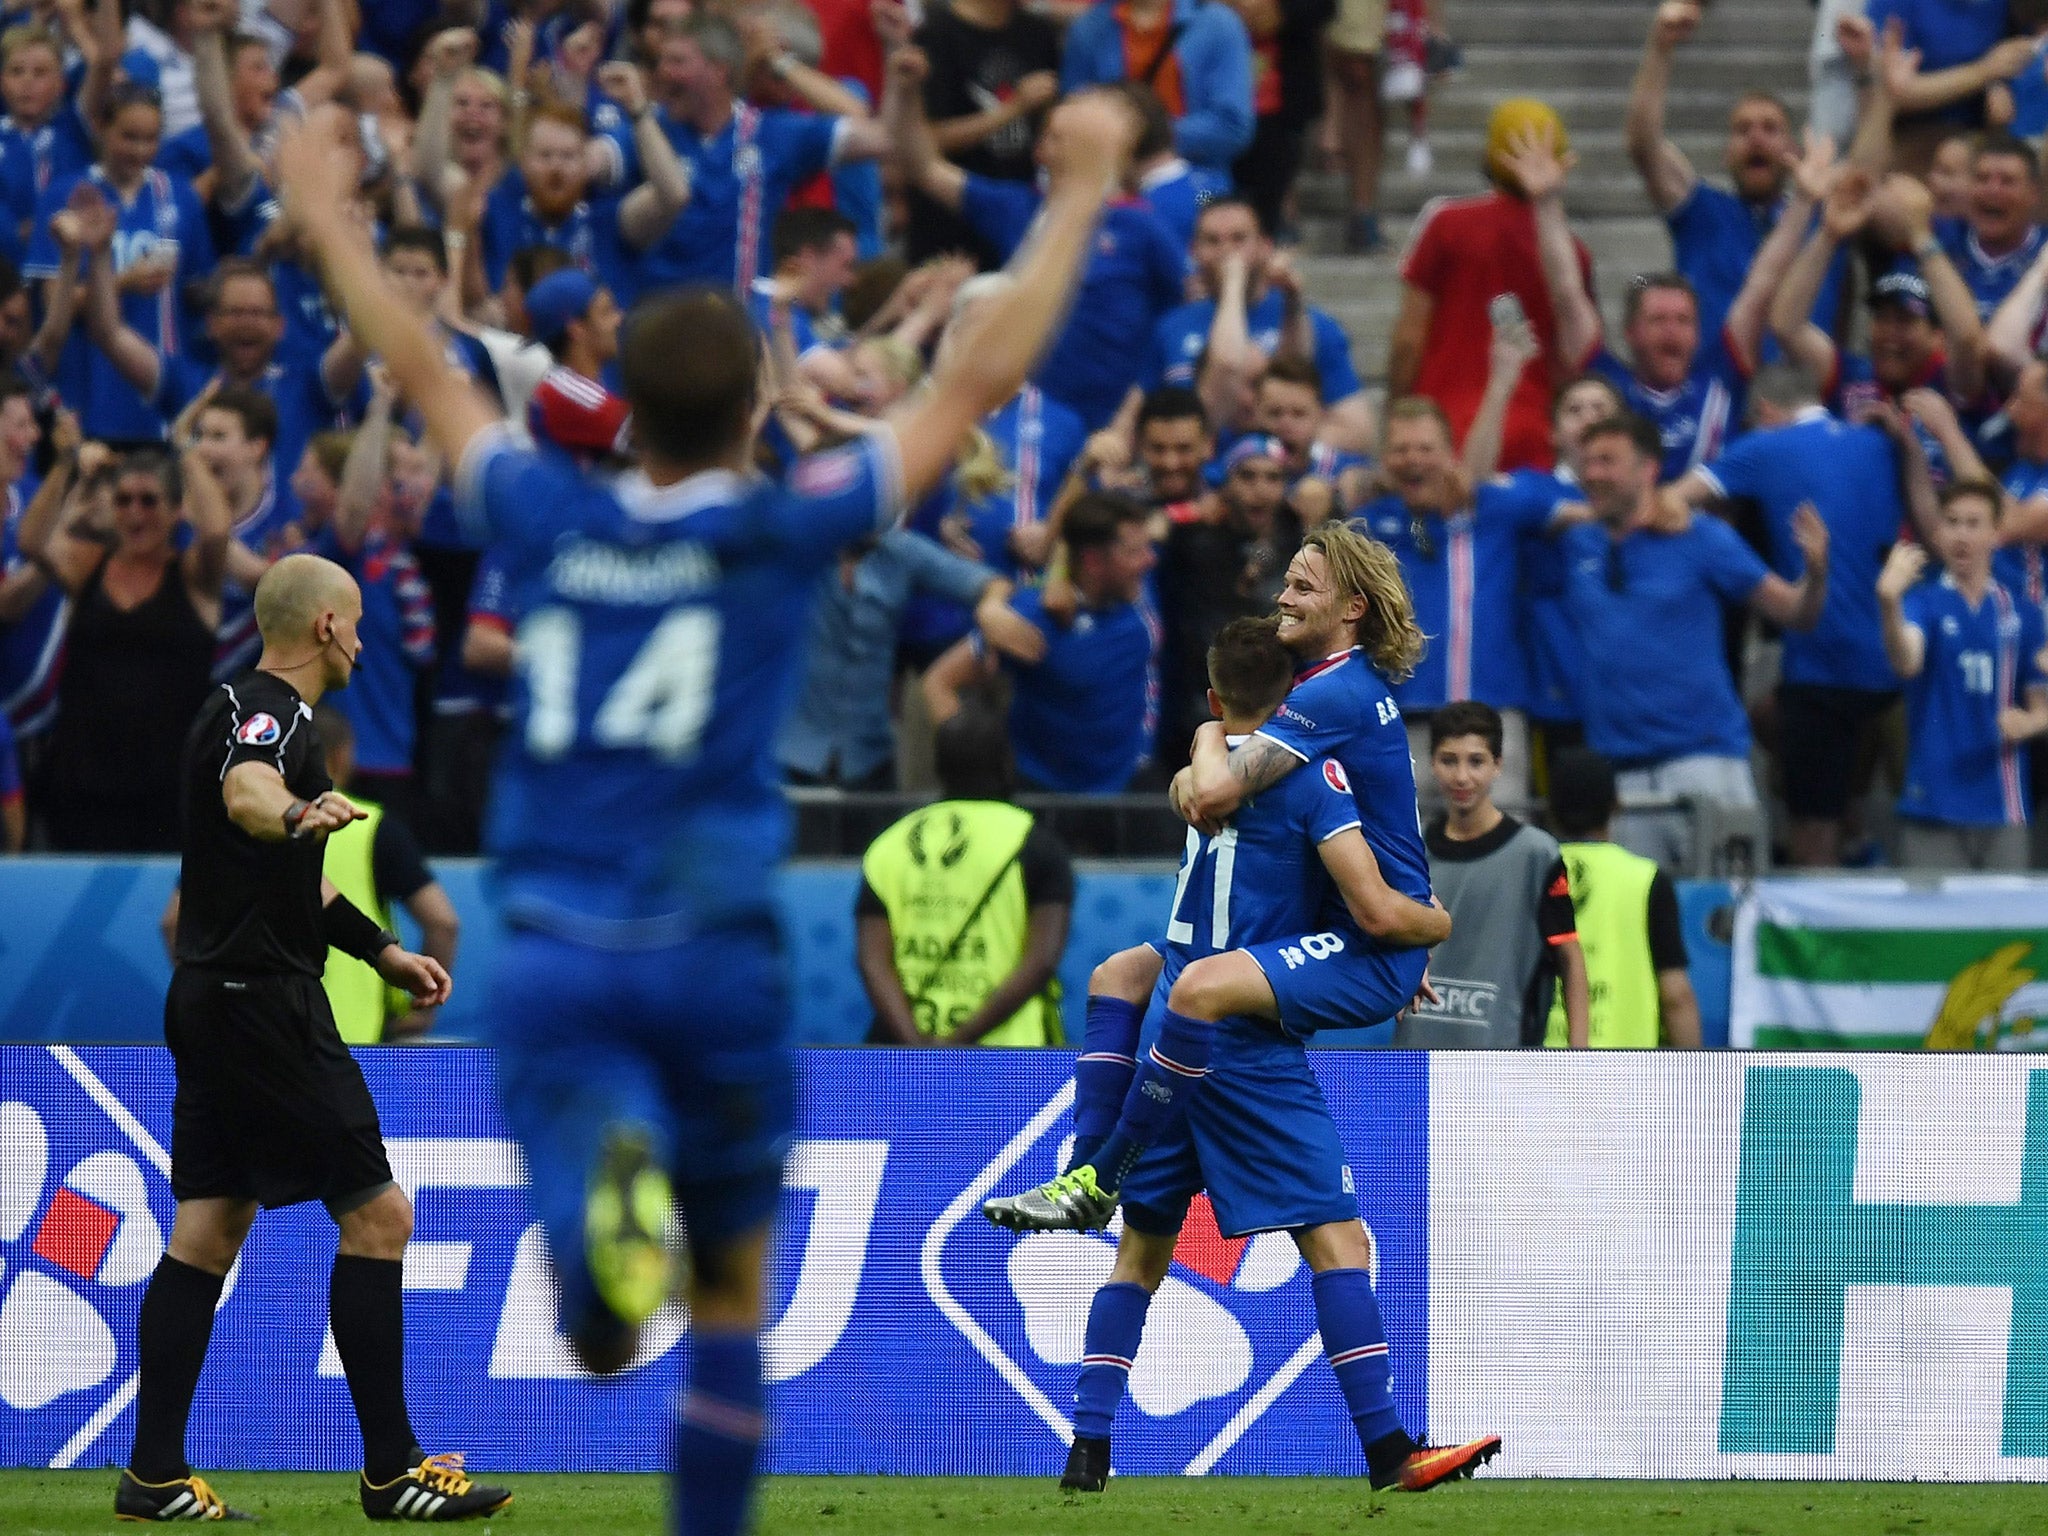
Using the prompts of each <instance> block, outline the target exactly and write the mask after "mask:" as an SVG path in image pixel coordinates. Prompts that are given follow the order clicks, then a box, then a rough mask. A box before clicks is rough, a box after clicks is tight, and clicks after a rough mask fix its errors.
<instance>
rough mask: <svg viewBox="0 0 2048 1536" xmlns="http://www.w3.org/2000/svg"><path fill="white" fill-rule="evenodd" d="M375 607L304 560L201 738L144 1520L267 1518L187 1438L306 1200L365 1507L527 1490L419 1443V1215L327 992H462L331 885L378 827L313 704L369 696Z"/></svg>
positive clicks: (449, 1516) (145, 1347)
mask: <svg viewBox="0 0 2048 1536" xmlns="http://www.w3.org/2000/svg"><path fill="white" fill-rule="evenodd" d="M362 613H363V599H362V593H361V592H360V591H359V590H358V589H357V587H356V584H355V582H354V580H353V579H352V578H351V577H350V576H349V574H348V572H346V571H344V570H343V569H342V568H341V567H340V566H338V565H335V564H333V563H332V562H330V561H327V560H321V559H318V558H316V557H314V556H312V555H292V556H289V557H287V558H286V559H283V560H280V561H279V562H278V563H277V564H276V565H273V566H272V567H271V568H270V569H269V571H268V572H266V573H265V575H264V577H263V579H262V580H261V581H260V582H259V583H258V584H257V587H256V623H257V625H258V627H259V628H260V629H261V630H262V632H263V654H262V656H261V658H260V659H259V660H258V661H257V663H256V667H255V670H254V671H251V672H246V673H244V674H243V675H242V676H240V677H238V678H236V679H235V680H234V681H233V682H231V683H224V684H222V685H221V687H220V688H218V689H217V690H216V691H215V692H214V693H213V694H212V696H211V697H210V698H209V699H208V700H207V703H206V704H205V706H204V707H203V708H202V709H201V710H200V712H199V716H198V718H197V719H196V720H195V721H194V722H193V725H192V731H191V734H190V735H189V736H188V737H187V738H186V742H185V761H184V770H183V783H182V785H181V787H180V796H181V801H182V810H183V814H184V827H185V843H184V868H183V873H182V876H181V886H182V889H183V892H184V903H183V907H182V910H181V911H180V913H179V917H178V936H177V946H176V953H177V968H176V970H175V971H174V973H173V974H172V977H171V990H170V996H169V998H168V999H167V1000H166V1002H165V1004H164V1036H165V1039H166V1040H167V1041H168V1043H169V1045H170V1048H171V1057H172V1060H173V1061H174V1062H175V1063H176V1066H177V1074H178V1091H177V1098H176V1100H175V1103H174V1106H173V1111H172V1128H171V1192H172V1194H173V1195H175V1196H176V1198H177V1202H178V1215H177V1220H176V1221H175V1223H174V1224H173V1225H172V1228H171V1240H170V1245H169V1247H168V1249H167V1250H166V1252H165V1254H164V1257H163V1258H162V1260H161V1261H160V1262H159V1263H158V1264H157V1268H156V1273H155V1274H154V1275H152V1276H151V1277H150V1282H149V1290H148V1293H147V1294H146V1295H145V1296H144V1298H143V1302H142V1313H141V1318H140V1321H139V1323H138V1327H137V1333H138V1341H139V1344H140V1347H141V1357H142V1358H141V1368H142V1380H141V1385H140V1389H139V1392H138V1396H137V1404H136V1415H135V1449H134V1452H133V1454H132V1455H131V1456H130V1457H129V1460H128V1466H127V1468H126V1470H124V1471H123V1472H122V1474H121V1482H120V1486H119V1489H118V1490H117V1491H116V1493H115V1495H114V1512H115V1513H116V1514H117V1515H120V1516H124V1517H126V1518H128V1519H140V1520H193V1519H199V1520H206V1519H212V1520H221V1519H228V1520H234V1519H247V1518H249V1517H248V1516H246V1515H243V1514H241V1513H240V1512H239V1511H236V1510H231V1509H229V1508H227V1507H226V1506H225V1505H224V1504H222V1503H221V1501H220V1499H219V1498H218V1496H216V1495H215V1494H214V1492H213V1490H212V1489H210V1488H209V1487H207V1485H206V1483H205V1482H204V1480H202V1479H201V1478H198V1477H195V1476H194V1475H193V1474H192V1469H191V1467H190V1466H189V1465H188V1464H187V1462H186V1460H185V1424H186V1419H187V1418H188V1417H189V1415H190V1413H191V1409H192V1394H193V1390H194V1389H195V1388H196V1387H197V1385H198V1382H199V1371H200V1367H201V1366H202V1365H203V1364H204V1363H205V1360H206V1344H207V1340H208V1338H209V1336H210V1335H211V1333H212V1331H213V1313H214V1307H215V1306H216V1304H217V1303H218V1302H219V1300H220V1292H221V1283H222V1280H223V1279H224V1277H225V1276H226V1275H227V1272H228V1267H229V1266H230V1265H231V1264H233V1263H234V1260H235V1255H236V1253H238V1252H239V1251H240V1249H241V1246H242V1241H243V1239H244V1238H246V1237H247V1236H248V1235H249V1227H250V1225H251V1223H253V1222H254V1221H255V1219H256V1211H257V1207H258V1206H259V1205H260V1206H281V1205H294V1204H297V1203H299V1202H300V1201H304V1200H318V1201H320V1202H321V1203H322V1204H324V1205H325V1206H326V1207H327V1210H328V1213H329V1214H330V1215H332V1216H333V1217H334V1220H335V1224H336V1225H337V1226H339V1227H340V1229H341V1240H340V1246H339V1249H338V1250H337V1252H336V1254H335V1258H334V1274H333V1278H332V1280H331V1282H330V1285H329V1289H328V1308H329V1320H330V1322H331V1323H332V1326H333V1330H334V1345H335V1348H336V1350H337V1351H338V1352H339V1353H340V1355H341V1363H342V1369H343V1372H344V1373H345V1374H346V1376H347V1377H348V1389H349V1395H350V1397H351V1398H353V1399H354V1401H355V1409H356V1418H357V1421H358V1422H359V1423H360V1424H361V1426H362V1431H363V1473H362V1479H361V1485H360V1492H361V1495H362V1504H363V1512H364V1513H365V1514H366V1515H368V1516H370V1518H372V1519H379V1520H390V1519H404V1520H460V1519H466V1518H470V1517H472V1516H477V1515H486V1514H489V1513H491V1512H492V1511H493V1510H496V1509H498V1508H500V1507H502V1506H503V1505H504V1504H505V1503H506V1502H507V1501H508V1500H509V1499H510V1498H511V1494H510V1493H508V1492H507V1491H506V1490H505V1489H503V1488H484V1487H479V1486H478V1485H477V1484H475V1483H473V1482H471V1481H470V1480H469V1479H468V1478H467V1477H465V1476H464V1475H463V1473H462V1467H461V1457H460V1456H459V1455H443V1456H428V1455H427V1454H426V1453H425V1452H424V1451H422V1450H421V1449H420V1446H419V1443H418V1442H417V1441H416V1440H415V1439H414V1438H413V1432H412V1423H411V1420H410V1418H409V1416H408V1415H407V1412H406V1406H405V1362H404V1327H405V1312H404V1304H403V1297H402V1292H401V1274H402V1263H401V1261H402V1259H403V1257H404V1254H405V1245H406V1241H407V1240H408V1239H409V1238H410V1237H411V1236H412V1204H411V1202H410V1201H409V1200H407V1199H406V1196H405V1191H404V1190H402V1189H400V1188H399V1187H398V1185H397V1184H395V1183H394V1182H393V1181H392V1178H391V1165H390V1163H389V1162H388V1161H386V1159H385V1156H384V1137H383V1133H382V1131H381V1130H380V1129H379V1127H378V1124H377V1108H376V1106H375V1105H374V1104H373V1103H372V1102H371V1101H370V1091H369V1088H368V1087H367V1086H366V1085H365V1084H364V1082H363V1074H362V1070H361V1069H360V1068H359V1067H357V1065H356V1063H355V1059H354V1058H353V1057H352V1056H350V1055H349V1053H348V1050H347V1048H346V1047H345V1046H343V1044H342V1043H341V1036H340V1035H339V1034H338V1033H337V1032H336V1030H335V1027H334V1016H333V1014H332V1013H330V1012H329V1011H328V1006H327V994H326V993H325V992H324V991H323V990H322V989H321V985H320V973H321V969H322V967H323V965H324V963H325V961H326V958H327V950H328V947H329V946H330V945H332V946H333V947H334V948H336V949H339V950H341V951H342V952H343V953H345V954H350V955H354V956H356V957H358V958H359V959H362V960H365V961H367V962H369V964H371V965H372V966H374V967H375V968H376V970H377V972H378V973H379V974H380V975H381V976H383V978H384V979H385V980H386V981H388V982H390V983H391V984H392V985H394V986H399V987H403V988H405V989H406V990H407V991H409V992H411V993H412V995H413V997H414V998H415V999H416V1000H417V1001H418V1002H419V1004H420V1005H421V1006H422V1007H431V1006H433V1005H435V1004H438V1003H442V1002H445V1001H446V1000H447V997H448V992H449V980H448V973H447V972H446V971H445V970H443V969H442V968H441V965H440V962H438V961H436V960H434V959H431V958H430V957H428V956H426V955H416V954H413V953H411V952H410V951H408V950H406V949H404V948H402V947H401V946H400V945H399V942H398V936H397V935H396V934H394V933H392V932H390V931H389V930H388V929H381V928H379V927H378V925H377V924H376V923H375V922H373V921H371V920H370V919H369V918H367V917H365V916H364V915H363V914H362V913H361V912H359V911H357V910H356V908H355V907H354V906H353V905H351V904H350V903H349V901H348V900H347V898H345V897H343V896H341V895H339V894H338V893H337V892H336V891H335V889H334V887H333V886H332V885H330V884H328V883H327V882H326V880H324V879H323V878H322V877H321V873H320V863H321V853H322V848H321V844H322V842H323V840H324V839H325V838H326V835H327V834H328V833H329V832H332V831H334V830H335V829H336V828H338V827H342V826H346V825H347V824H348V823H349V822H350V821H352V820H354V819H355V818H356V817H357V815H358V814H359V813H358V812H357V811H356V808H355V807H354V806H353V805H351V804H350V803H349V802H348V800H347V799H346V798H344V797H343V796H341V795H339V794H336V793H335V792H334V786H333V784H332V783H331V782H330V781H329V779H328V777H327V773H326V769H325V766H324V754H323V753H322V752H321V749H320V744H319V740H318V737H317V735H316V733H315V731H314V728H313V706H314V705H315V704H317V703H318V702H319V701H320V698H321V696H322V695H323V694H325V693H327V692H328V691H329V690H331V689H336V688H345V687H347V686H348V681H349V676H350V674H351V673H352V672H353V671H354V670H355V665H356V660H357V657H358V656H359V655H360V654H361V651H362V641H361V640H360V639H358V638H357V635H356V626H357V624H358V623H359V622H360V621H361V619H362ZM251 1407H252V1410H253V1409H255V1408H256V1405H251Z"/></svg>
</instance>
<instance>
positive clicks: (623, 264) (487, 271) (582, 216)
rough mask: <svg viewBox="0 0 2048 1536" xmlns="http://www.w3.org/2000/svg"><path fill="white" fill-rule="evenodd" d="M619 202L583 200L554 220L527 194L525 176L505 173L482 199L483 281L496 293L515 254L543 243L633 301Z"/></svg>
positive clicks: (609, 197)
mask: <svg viewBox="0 0 2048 1536" xmlns="http://www.w3.org/2000/svg"><path fill="white" fill-rule="evenodd" d="M621 201H622V199H621V198H620V197H619V195H618V194H616V193H600V194H598V195H597V196H594V197H585V198H584V199H583V200H582V201H581V202H579V203H577V204H576V205H575V206H574V207H573V208H571V209H570V210H569V211H568V212H567V213H565V214H563V215H562V216H561V217H560V218H559V219H555V220H553V221H552V222H551V221H549V220H547V219H545V218H543V217H542V216H541V213H540V210H539V209H537V208H536V207H534V205H533V200H532V199H531V198H530V197H528V196H527V195H526V178H525V177H523V176H521V175H520V174H519V172H518V171H517V170H510V171H507V172H506V173H505V174H504V175H503V176H502V177H500V178H499V180H498V184H497V185H496V186H495V187H493V188H491V194H490V196H489V197H487V198H486V199H485V200H484V217H483V228H482V230H481V232H480V234H479V238H480V239H481V240H482V242H483V259H484V277H485V280H486V281H487V282H489V283H490V285H491V287H492V289H493V290H496V289H500V288H503V287H504V286H505V273H506V270H507V269H508V268H509V267H510V266H511V264H512V257H513V254H514V253H515V252H517V251H519V250H521V249H523V248H524V247H526V246H529V245H545V246H551V247H553V248H554V249H556V250H558V251H561V252H563V253H564V254H565V255H567V256H568V258H569V259H570V260H571V261H572V262H574V263H575V264H576V265H577V266H578V267H580V268H581V269H582V270H583V271H585V272H587V273H589V274H590V275H591V276H592V277H594V278H596V279H597V281H598V282H600V283H602V284H604V286H605V287H606V288H608V289H610V290H611V293H612V297H613V298H615V299H617V300H618V301H619V302H620V303H621V304H630V303H632V301H633V293H634V288H633V273H634V270H635V269H634V257H633V253H632V252H631V251H629V250H628V249H627V248H626V242H625V237H624V236H623V235H622V234H620V232H619V205H620V203H621Z"/></svg>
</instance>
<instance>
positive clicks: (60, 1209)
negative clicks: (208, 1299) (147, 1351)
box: [0, 1045, 173, 1467]
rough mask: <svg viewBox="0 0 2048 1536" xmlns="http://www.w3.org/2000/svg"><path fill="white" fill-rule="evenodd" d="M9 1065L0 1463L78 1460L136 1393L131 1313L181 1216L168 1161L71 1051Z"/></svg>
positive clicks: (4, 1123) (0, 1141)
mask: <svg viewBox="0 0 2048 1536" xmlns="http://www.w3.org/2000/svg"><path fill="white" fill-rule="evenodd" d="M8 1060H9V1065H10V1068H11V1069H12V1070H10V1072H9V1074H8V1080H7V1083H6V1085H5V1088H4V1091H0V1460H4V1464H6V1465H9V1466H50V1467H69V1466H73V1465H76V1464H78V1462H79V1461H80V1460H81V1459H85V1458H87V1453H88V1452H90V1451H91V1450H92V1449H93V1447H94V1446H95V1445H96V1444H97V1443H98V1442H99V1440H100V1438H101V1437H102V1436H103V1435H104V1434H105V1432H106V1430H107V1428H108V1426H109V1425H111V1424H112V1423H113V1421H114V1420H115V1419H116V1418H118V1417H119V1416H120V1414H121V1412H122V1410H123V1409H125V1408H126V1407H127V1406H128V1405H129V1403H131V1402H132V1401H133V1400H134V1397H135V1388H136V1355H135V1319H136V1313H137V1311H138V1309H139V1308H140V1307H141V1305H142V1293H143V1290H144V1286H145V1282H146V1281H147V1280H148V1279H149V1276H150V1274H151V1272H152V1271H153V1270H154V1269H155V1268H156V1263H157V1260H158V1259H159V1258H161V1257H162V1255H163V1251H164V1234H165V1232H166V1231H167V1230H168V1229H169V1225H170V1220H171V1216H172V1214H173V1202H172V1199H171V1189H170V1158H169V1156H168V1154H167V1153H166V1152H165V1150H164V1148H163V1146H162V1144H161V1143H160V1142H159V1141H158V1140H157V1139H156V1137H155V1136H154V1135H152V1134H151V1132H150V1131H149V1130H148V1129H147V1128H146V1127H145V1126H144V1125H143V1123H142V1121H141V1120H140V1119H139V1118H138V1117H137V1115H136V1113H135V1110H134V1108H133V1107H132V1106H131V1105H130V1104H129V1103H128V1102H126V1101H125V1100H124V1099H123V1098H122V1097H121V1096H120V1095H119V1094H117V1093H116V1092H115V1090H114V1088H112V1087H110V1086H109V1085H108V1083H107V1082H106V1081H104V1080H103V1079H102V1078H101V1077H100V1076H99V1075H98V1074H97V1073H96V1072H95V1071H94V1070H93V1068H92V1067H91V1066H90V1065H88V1064H87V1062H86V1061H85V1060H84V1059H83V1058H82V1057H81V1056H80V1055H79V1054H78V1053H77V1052H76V1051H73V1050H71V1049H70V1048H69V1047H67V1046H61V1045H60V1046H50V1047H47V1048H46V1049H40V1050H19V1051H14V1052H10V1053H9V1056H8Z"/></svg>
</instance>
